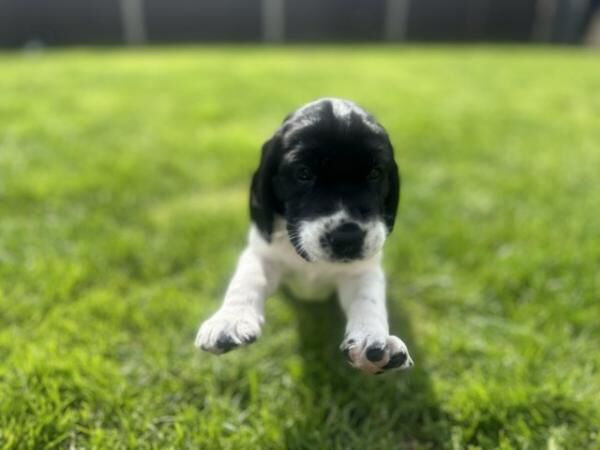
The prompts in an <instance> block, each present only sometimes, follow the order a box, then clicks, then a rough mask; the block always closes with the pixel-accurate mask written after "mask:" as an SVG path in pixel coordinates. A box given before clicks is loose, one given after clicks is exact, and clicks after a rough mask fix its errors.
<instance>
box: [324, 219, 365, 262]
mask: <svg viewBox="0 0 600 450" xmlns="http://www.w3.org/2000/svg"><path fill="white" fill-rule="evenodd" d="M364 237H365V232H364V231H363V230H362V229H361V228H360V227H359V226H358V224H356V223H353V222H346V223H344V224H342V225H340V226H339V227H337V228H334V229H333V230H332V231H330V232H329V233H328V234H327V237H326V239H327V243H328V244H329V246H330V247H331V250H332V251H333V254H334V255H335V256H337V257H340V258H355V257H358V256H360V253H361V250H362V244H363V238H364Z"/></svg>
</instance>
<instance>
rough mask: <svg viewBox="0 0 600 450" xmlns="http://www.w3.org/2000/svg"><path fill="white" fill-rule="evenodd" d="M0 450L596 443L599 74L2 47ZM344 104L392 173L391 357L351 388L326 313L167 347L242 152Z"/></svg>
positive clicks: (221, 231)
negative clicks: (248, 342)
mask: <svg viewBox="0 0 600 450" xmlns="http://www.w3.org/2000/svg"><path fill="white" fill-rule="evenodd" d="M0 86H1V94H0V448H2V449H9V448H23V449H42V448H63V449H65V448H77V449H80V448H81V449H84V448H90V449H91V448H94V449H95V448H103V449H120V448H132V449H146V448H156V449H167V448H190V449H191V448H204V449H220V448H224V449H229V448H231V449H255V448H256V449H259V448H260V449H270V448H272V449H280V448H290V449H386V450H387V449H392V448H399V449H437V448H453V449H460V448H472V449H474V448H481V449H493V448H500V449H525V448H527V449H545V448H547V449H550V450H556V449H563V448H564V449H588V448H600V430H599V426H600V350H599V349H600V304H599V302H600V299H599V293H600V239H599V236H600V188H599V185H598V174H599V173H600V59H599V58H598V55H597V54H592V53H588V52H585V51H580V50H575V49H562V50H560V49H558V50H552V49H544V48H529V49H522V48H511V47H507V48H494V47H491V48H488V47H474V48H469V47H459V48H456V47H441V48H394V47H379V48H376V47H358V48H353V49H351V48H348V47H346V48H333V47H331V48H301V47H292V48H286V49H276V48H263V49H257V48H253V47H243V48H229V47H215V48H187V49H183V50H177V49H156V50H141V51H140V50H138V51H126V50H123V51H116V50H115V51H112V50H110V51H108V50H105V51H96V52H94V51H86V50H72V51H54V52H49V53H44V54H41V55H20V54H11V53H4V54H0ZM324 95H335V96H344V97H350V98H352V99H354V100H356V101H357V102H359V103H361V104H363V105H364V106H366V107H367V108H368V109H370V110H372V111H373V112H374V113H375V114H376V115H377V116H378V118H379V119H380V121H381V122H382V123H383V124H384V125H385V126H386V127H387V128H388V130H389V132H390V135H391V137H392V140H393V142H394V144H395V146H396V152H397V159H398V162H399V164H400V167H401V169H402V172H403V174H404V189H403V195H402V201H401V206H400V211H399V218H398V221H397V228H396V230H395V232H394V234H393V236H392V238H391V239H390V241H389V242H388V246H387V250H386V272H387V273H388V278H389V307H390V316H391V328H392V331H393V332H395V333H396V334H398V335H400V336H402V337H403V338H404V339H405V340H406V341H407V343H408V344H409V347H410V348H411V353H412V355H413V357H414V359H415V363H416V367H415V368H414V369H413V370H411V371H409V372H404V373H401V374H392V375H388V376H381V377H368V376H366V375H362V374H360V373H357V372H355V371H353V370H352V369H351V368H349V367H348V366H347V365H346V364H345V363H344V360H343V357H342V356H341V355H340V354H339V352H338V350H337V346H338V344H339V342H340V341H341V338H342V327H343V325H342V323H341V322H340V320H338V319H336V317H338V316H339V312H338V310H337V308H336V306H335V305H334V304H316V305H298V304H295V303H293V302H292V301H290V300H287V299H285V298H284V297H283V296H281V295H278V296H276V297H274V298H273V299H271V300H270V301H269V302H268V303H267V325H266V328H265V330H264V335H263V336H262V338H261V339H260V340H259V341H258V342H257V343H256V344H254V345H252V346H251V347H248V348H247V349H243V350H241V351H235V352H232V353H229V354H227V355H225V356H222V357H215V356H212V355H208V354H201V353H198V352H197V351H196V350H195V349H194V348H193V339H194V336H195V332H196V328H197V326H198V325H199V323H200V322H201V320H202V319H204V318H206V317H207V316H208V315H209V314H211V312H213V311H214V310H215V309H216V308H217V306H218V304H219V302H220V300H221V297H222V294H223V292H224V289H225V286H226V283H227V281H228V278H229V276H230V275H231V273H232V270H233V268H234V264H235V261H236V257H237V255H238V254H239V252H240V250H241V249H242V247H243V245H244V242H245V236H246V232H247V227H248V214H247V210H246V197H247V189H248V181H249V177H250V175H251V172H252V171H253V170H254V168H255V166H256V165H257V161H258V155H259V149H260V145H261V144H262V142H263V141H264V140H265V139H266V138H268V137H269V136H270V134H271V133H272V132H273V130H274V129H275V127H276V126H277V125H278V124H279V122H280V121H281V119H282V118H283V116H284V115H285V114H286V113H287V112H289V111H290V110H291V109H293V108H294V107H296V106H298V105H299V104H302V103H304V102H306V101H308V100H310V99H313V98H316V97H319V96H324Z"/></svg>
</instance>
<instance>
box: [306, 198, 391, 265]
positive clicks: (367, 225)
mask: <svg viewBox="0 0 600 450" xmlns="http://www.w3.org/2000/svg"><path fill="white" fill-rule="evenodd" d="M348 221H352V222H353V223H356V224H357V225H358V226H359V227H360V228H361V229H362V230H363V231H364V232H365V238H364V244H363V256H364V258H370V257H372V256H373V255H375V254H376V253H377V252H379V251H381V249H382V247H383V243H384V242H385V238H386V235H387V231H386V228H385V224H384V223H383V222H382V221H381V220H371V221H368V222H363V223H361V222H357V221H356V220H355V219H350V215H349V214H348V213H347V212H346V211H345V210H344V209H343V208H340V209H339V210H338V211H337V212H335V213H334V214H331V215H329V216H324V217H319V218H318V219H313V220H307V221H304V222H301V223H300V226H299V227H298V228H299V229H298V237H299V239H300V246H301V248H302V250H304V251H305V252H306V254H307V255H308V257H309V259H310V260H311V261H313V262H314V261H324V260H325V261H327V260H331V259H333V258H332V255H330V254H328V252H327V251H326V250H325V249H324V248H323V247H322V246H321V236H324V235H325V234H326V233H327V232H329V231H331V230H333V229H334V228H337V227H338V226H340V225H342V224H343V223H344V222H348Z"/></svg>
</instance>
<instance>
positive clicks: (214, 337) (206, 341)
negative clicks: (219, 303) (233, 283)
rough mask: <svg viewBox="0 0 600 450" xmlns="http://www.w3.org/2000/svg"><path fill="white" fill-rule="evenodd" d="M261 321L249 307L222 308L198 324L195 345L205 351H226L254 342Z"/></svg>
mask: <svg viewBox="0 0 600 450" xmlns="http://www.w3.org/2000/svg"><path fill="white" fill-rule="evenodd" d="M263 322H264V319H263V317H262V316H261V315H260V314H258V313H257V312H256V311H254V310H253V309H251V308H222V309H220V310H219V311H217V312H216V313H215V314H214V315H213V316H212V317H211V318H210V319H208V320H207V321H206V322H204V323H203V324H202V325H201V326H200V329H199V330H198V334H197V335H196V341H195V345H196V347H198V348H201V349H202V350H205V351H207V352H211V353H215V354H221V353H226V352H228V351H230V350H233V349H234V348H237V347H240V346H243V345H248V344H251V343H252V342H254V341H255V340H256V339H257V338H258V337H259V336H260V330H261V326H262V324H263Z"/></svg>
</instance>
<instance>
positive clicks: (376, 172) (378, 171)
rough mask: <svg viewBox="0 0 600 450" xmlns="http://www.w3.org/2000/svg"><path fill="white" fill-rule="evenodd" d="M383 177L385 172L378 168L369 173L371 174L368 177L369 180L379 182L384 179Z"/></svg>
mask: <svg viewBox="0 0 600 450" xmlns="http://www.w3.org/2000/svg"><path fill="white" fill-rule="evenodd" d="M382 175H383V170H381V169H380V168H379V167H376V168H374V169H372V170H371V171H370V172H369V174H368V175H367V180H369V181H377V180H379V179H380V178H381V177H382Z"/></svg>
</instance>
